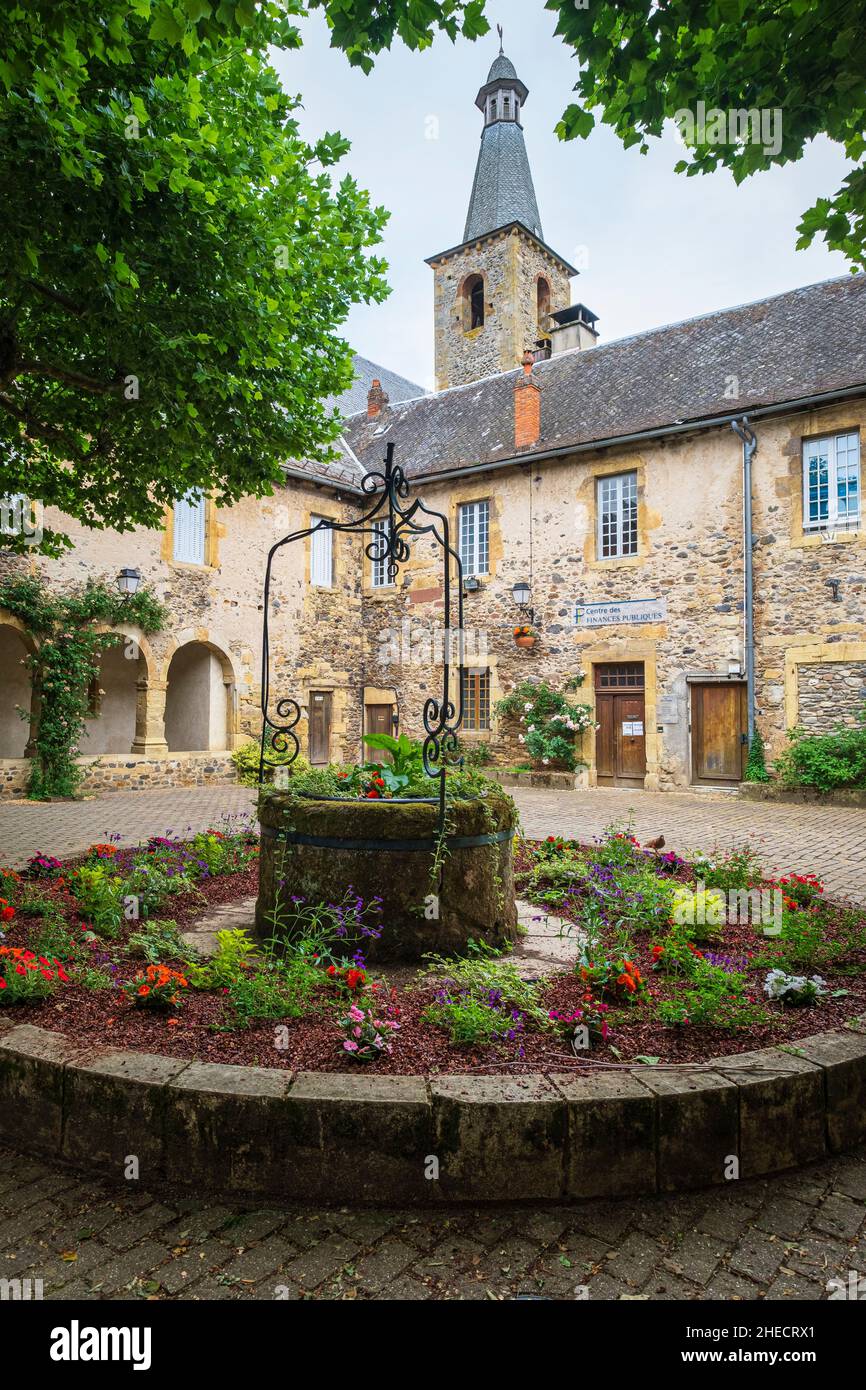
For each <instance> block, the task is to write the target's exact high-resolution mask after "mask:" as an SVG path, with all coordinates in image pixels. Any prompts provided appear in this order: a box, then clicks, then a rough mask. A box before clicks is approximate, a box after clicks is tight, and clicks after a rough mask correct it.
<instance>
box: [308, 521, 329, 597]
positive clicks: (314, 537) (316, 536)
mask: <svg viewBox="0 0 866 1390" xmlns="http://www.w3.org/2000/svg"><path fill="white" fill-rule="evenodd" d="M320 521H325V522H327V523H329V524H328V526H323V527H321V528H320V529H318V530H317V529H313V530H312V531H311V532H310V588H311V589H333V587H334V531H333V528H332V526H331V525H330V522H331V517H329V516H323V515H322V514H321V513H320V512H311V513H310V526H311V527H313V528H316V527H317V526H318V523H319V522H320ZM326 544H327V549H326V550H324V547H325V545H326ZM320 546H321V547H323V550H324V554H325V556H326V559H327V565H326V569H327V573H328V578H327V580H325V579H317V578H316V550H317V548H318V547H320ZM319 558H320V559H321V558H322V557H321V555H320V556H319Z"/></svg>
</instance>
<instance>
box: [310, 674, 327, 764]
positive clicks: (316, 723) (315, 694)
mask: <svg viewBox="0 0 866 1390" xmlns="http://www.w3.org/2000/svg"><path fill="white" fill-rule="evenodd" d="M309 724H310V728H309V748H310V762H311V763H317V764H322V763H329V762H330V761H331V692H330V690H311V691H310V720H309Z"/></svg>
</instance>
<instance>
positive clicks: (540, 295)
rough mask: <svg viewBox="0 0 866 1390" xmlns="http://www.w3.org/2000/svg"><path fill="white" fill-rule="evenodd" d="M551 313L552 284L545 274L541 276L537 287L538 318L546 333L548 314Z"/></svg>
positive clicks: (541, 327) (539, 324)
mask: <svg viewBox="0 0 866 1390" xmlns="http://www.w3.org/2000/svg"><path fill="white" fill-rule="evenodd" d="M549 313H550V285H549V284H548V282H547V281H546V280H545V278H544V276H541V277H540V278H539V281H538V286H537V289H536V318H537V319H538V327H539V328H540V329H541V330H542V331H543V332H545V333H546V332H547V316H548V314H549Z"/></svg>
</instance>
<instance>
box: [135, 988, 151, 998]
mask: <svg viewBox="0 0 866 1390" xmlns="http://www.w3.org/2000/svg"><path fill="white" fill-rule="evenodd" d="M138 993H139V996H140V997H141V998H144V997H145V995H148V994H150V989H149V987H148V986H147V985H142V986H141V988H140V990H139V991H138Z"/></svg>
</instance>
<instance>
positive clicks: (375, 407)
mask: <svg viewBox="0 0 866 1390" xmlns="http://www.w3.org/2000/svg"><path fill="white" fill-rule="evenodd" d="M387 404H388V395H387V392H385V391H383V390H382V383H381V381H380V380H379V378H378V377H377V376H374V377H373V381H372V384H371V386H370V389H369V391H368V392H367V419H368V420H375V418H376V416H377V415H381V413H382V411H383V410H384V409H385V406H386V405H387Z"/></svg>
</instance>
